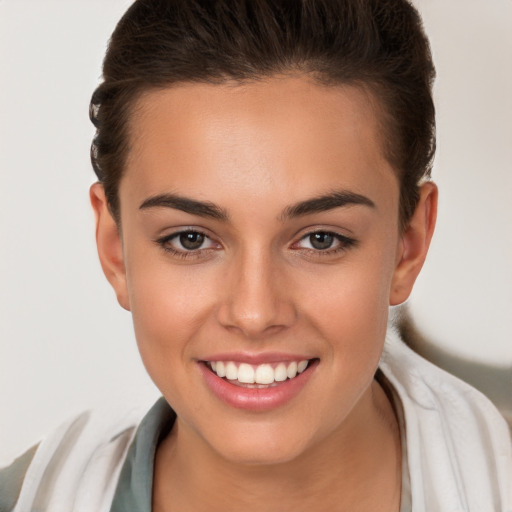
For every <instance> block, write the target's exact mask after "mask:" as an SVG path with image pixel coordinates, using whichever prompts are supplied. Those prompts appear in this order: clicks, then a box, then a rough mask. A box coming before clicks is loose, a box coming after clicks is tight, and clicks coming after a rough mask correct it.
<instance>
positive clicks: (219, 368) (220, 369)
mask: <svg viewBox="0 0 512 512" xmlns="http://www.w3.org/2000/svg"><path fill="white" fill-rule="evenodd" d="M212 369H213V370H214V371H215V372H217V375H218V376H219V377H225V376H226V367H225V366H224V363H223V362H222V361H217V362H216V363H215V368H213V367H212Z"/></svg>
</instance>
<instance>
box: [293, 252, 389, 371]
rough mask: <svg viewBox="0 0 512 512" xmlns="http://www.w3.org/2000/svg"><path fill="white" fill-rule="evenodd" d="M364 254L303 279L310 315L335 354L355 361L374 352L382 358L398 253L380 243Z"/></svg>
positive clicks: (306, 307)
mask: <svg viewBox="0 0 512 512" xmlns="http://www.w3.org/2000/svg"><path fill="white" fill-rule="evenodd" d="M384 247H387V246H384ZM361 254H363V253H361ZM364 254H365V255H364V256H362V255H361V256H360V257H357V258H354V259H349V258H347V261H346V262H345V263H343V264H341V265H339V266H335V267H332V268H331V269H325V270H324V271H323V272H322V274H320V275H319V274H318V273H317V274H314V275H311V276H310V277H308V278H305V279H304V280H303V283H302V284H301V288H302V297H303V303H302V306H303V311H304V314H305V315H307V316H308V317H309V321H310V322H311V323H313V324H315V325H316V328H317V329H318V330H319V331H320V332H321V333H322V337H323V338H325V339H328V340H330V342H331V345H332V352H333V358H337V359H339V360H340V361H346V360H348V359H350V361H351V364H353V363H355V362H356V360H361V362H364V361H368V357H369V355H370V354H372V353H373V355H374V357H373V358H372V360H373V361H378V358H379V357H380V352H381V349H382V343H383V340H384V337H385V333H386V329H387V320H388V301H389V291H390V286H391V280H392V276H393V268H394V266H393V260H394V255H393V254H391V253H390V252H389V251H386V250H383V249H381V250H379V248H378V247H376V248H375V251H366V252H365V253H364ZM341 364H346V363H341ZM370 364H372V363H370Z"/></svg>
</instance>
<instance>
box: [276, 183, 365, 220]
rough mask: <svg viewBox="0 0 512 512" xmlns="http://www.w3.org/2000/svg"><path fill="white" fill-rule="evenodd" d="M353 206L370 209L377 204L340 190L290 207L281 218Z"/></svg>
mask: <svg viewBox="0 0 512 512" xmlns="http://www.w3.org/2000/svg"><path fill="white" fill-rule="evenodd" d="M352 205H363V206H368V207H369V208H375V203H374V202H373V201H372V200H371V199H369V198H368V197H366V196H363V195H361V194H356V193H354V192H350V191H348V190H338V191H333V192H330V193H328V194H325V195H322V196H318V197H314V198H312V199H307V200H306V201H301V202H299V203H296V204H294V205H291V206H288V207H287V208H285V209H284V211H283V213H282V215H281V218H282V220H285V219H290V218H294V217H302V216H303V215H310V214H312V213H319V212H325V211H328V210H334V209H335V208H341V207H343V206H345V207H346V206H352Z"/></svg>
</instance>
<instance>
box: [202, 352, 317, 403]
mask: <svg viewBox="0 0 512 512" xmlns="http://www.w3.org/2000/svg"><path fill="white" fill-rule="evenodd" d="M243 359H244V358H241V360H240V361H233V360H229V359H224V358H222V359H220V358H219V359H217V360H202V361H198V363H199V364H198V367H199V369H200V370H201V373H202V374H203V377H204V382H205V383H206V385H207V387H208V388H209V389H210V391H211V392H212V393H213V394H214V395H215V396H217V398H219V399H220V400H222V401H223V402H224V403H226V404H227V405H229V406H231V407H234V408H237V409H245V410H247V411H254V412H262V411H270V410H272V409H275V408H277V407H280V406H283V405H285V404H287V403H288V402H290V401H291V400H293V399H294V397H296V396H297V395H299V394H300V392H301V390H302V389H303V388H304V386H306V383H307V382H308V381H309V379H310V378H311V377H312V375H313V374H314V373H315V369H316V367H317V366H318V365H319V363H320V359H318V358H312V359H302V358H297V359H293V360H274V361H271V362H265V363H260V364H254V363H255V362H248V361H247V360H246V361H244V360H243ZM256 362H258V361H256Z"/></svg>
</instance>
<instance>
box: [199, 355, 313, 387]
mask: <svg viewBox="0 0 512 512" xmlns="http://www.w3.org/2000/svg"><path fill="white" fill-rule="evenodd" d="M308 363H309V361H308V360H307V359H304V360H302V361H299V362H297V361H292V362H291V363H288V365H286V364H285V363H279V364H278V365H277V366H276V367H275V368H272V366H271V365H270V364H260V365H258V366H253V365H250V364H248V363H240V364H239V365H238V366H237V364H236V363H234V362H233V361H228V362H224V361H211V362H210V363H209V364H210V367H211V369H212V370H213V371H214V372H215V373H216V374H217V375H218V376H219V377H221V378H223V377H226V379H228V380H238V382H240V383H242V384H261V385H268V384H272V383H274V382H284V381H285V380H286V379H293V378H294V377H296V376H297V374H298V373H302V372H303V371H304V370H305V369H306V368H307V366H308Z"/></svg>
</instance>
